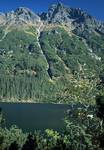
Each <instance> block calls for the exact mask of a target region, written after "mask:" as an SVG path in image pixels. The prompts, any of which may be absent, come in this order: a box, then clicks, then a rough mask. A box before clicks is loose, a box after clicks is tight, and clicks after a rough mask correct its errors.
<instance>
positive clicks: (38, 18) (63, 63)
mask: <svg viewBox="0 0 104 150" xmlns="http://www.w3.org/2000/svg"><path fill="white" fill-rule="evenodd" d="M103 51H104V23H102V22H100V21H97V20H96V19H95V18H93V17H92V16H90V15H89V14H87V13H86V12H84V11H82V10H80V9H73V8H68V7H66V6H64V5H63V4H61V3H58V4H55V5H52V6H51V7H50V8H49V10H48V11H47V13H42V14H40V15H37V14H35V13H34V12H32V11H31V10H29V9H28V8H23V7H20V8H17V9H16V10H15V11H11V12H9V13H6V14H4V13H0V99H1V101H11V102H12V101H14V102H19V101H20V102H52V103H70V102H83V103H94V98H95V95H96V94H97V93H99V92H100V93H102V94H103V90H102V89H101V88H100V89H101V90H98V84H99V82H100V78H101V77H103V70H104V52H103ZM101 79H102V78H101ZM99 85H100V84H99ZM101 86H102V85H101Z"/></svg>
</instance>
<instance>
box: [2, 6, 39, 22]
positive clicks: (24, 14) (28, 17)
mask: <svg viewBox="0 0 104 150" xmlns="http://www.w3.org/2000/svg"><path fill="white" fill-rule="evenodd" d="M4 16H5V24H16V25H20V24H21V25H22V24H28V23H31V24H37V23H39V22H40V21H41V20H40V17H39V16H38V15H37V14H35V13H34V12H32V11H31V10H30V9H28V8H25V7H19V8H17V9H16V10H15V11H10V12H8V13H6V14H5V15H3V17H4ZM3 17H2V18H3ZM0 20H1V19H0Z"/></svg>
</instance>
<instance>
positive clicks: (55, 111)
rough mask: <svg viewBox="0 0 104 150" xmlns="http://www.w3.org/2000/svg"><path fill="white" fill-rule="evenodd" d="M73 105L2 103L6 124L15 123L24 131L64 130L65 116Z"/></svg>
mask: <svg viewBox="0 0 104 150" xmlns="http://www.w3.org/2000/svg"><path fill="white" fill-rule="evenodd" d="M70 107H71V106H69V105H60V104H59V105H58V104H14V103H0V108H2V111H3V114H4V116H5V119H6V125H7V126H8V127H10V126H11V125H13V124H15V125H17V126H18V127H19V128H22V129H23V131H26V132H30V131H31V132H33V131H34V130H44V129H47V128H49V129H54V130H57V131H62V130H63V129H64V127H65V124H64V118H65V115H66V112H67V110H68V109H69V108H70Z"/></svg>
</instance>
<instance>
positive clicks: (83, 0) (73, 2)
mask: <svg viewBox="0 0 104 150" xmlns="http://www.w3.org/2000/svg"><path fill="white" fill-rule="evenodd" d="M57 2H58V0H0V12H8V11H11V10H15V9H16V8H18V7H27V8H30V9H31V10H33V11H34V12H36V13H41V12H43V11H44V12H46V11H47V10H48V8H49V6H50V5H51V4H54V3H57ZM60 2H62V3H63V4H65V5H67V6H69V7H73V8H81V9H83V10H85V11H87V12H88V13H89V14H90V15H92V16H94V17H95V18H97V19H98V20H101V21H104V0H60Z"/></svg>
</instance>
